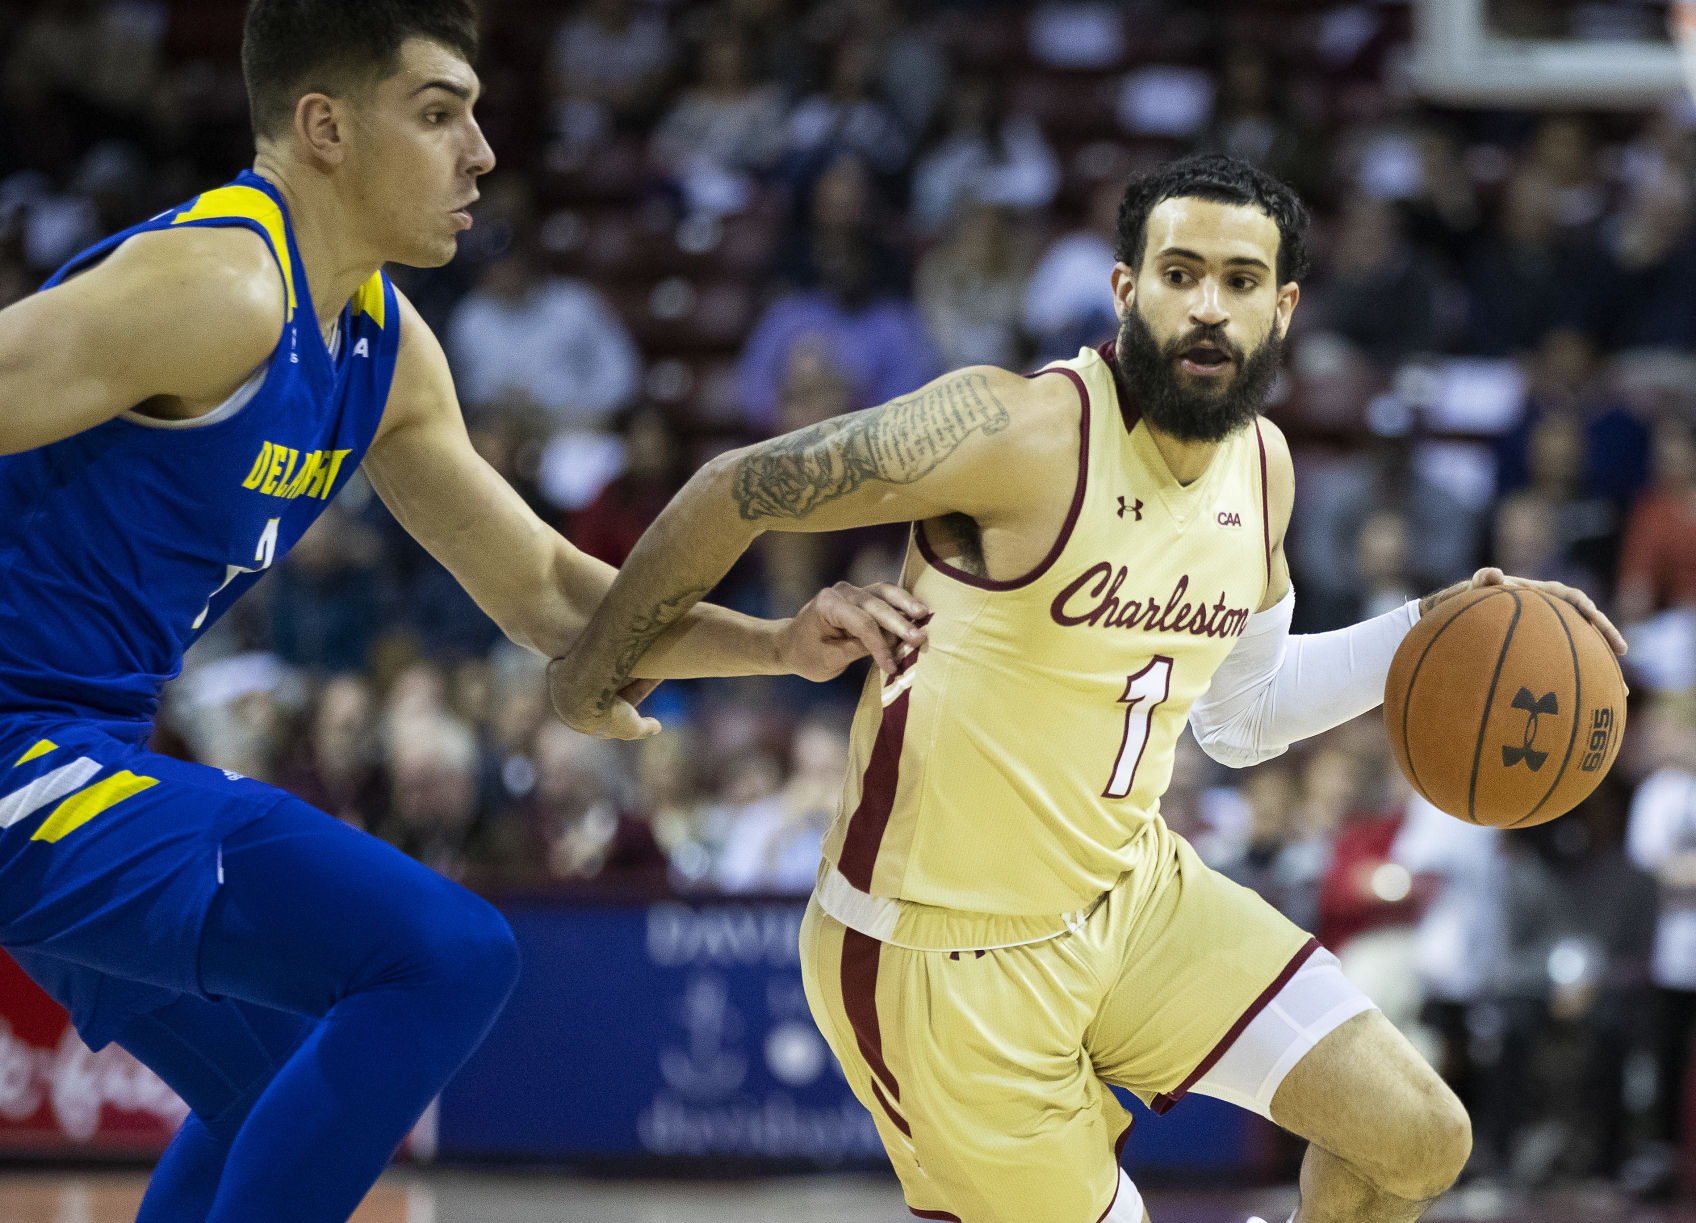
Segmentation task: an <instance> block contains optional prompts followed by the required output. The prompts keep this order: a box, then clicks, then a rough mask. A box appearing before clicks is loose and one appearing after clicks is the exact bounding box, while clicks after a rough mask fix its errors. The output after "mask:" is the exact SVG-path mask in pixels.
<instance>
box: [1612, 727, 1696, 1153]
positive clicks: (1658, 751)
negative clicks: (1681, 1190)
mask: <svg viewBox="0 0 1696 1223" xmlns="http://www.w3.org/2000/svg"><path fill="white" fill-rule="evenodd" d="M1645 729H1646V731H1647V735H1646V738H1647V741H1648V742H1649V743H1650V744H1651V746H1650V748H1649V751H1648V753H1647V754H1648V758H1649V762H1650V765H1651V767H1652V768H1653V770H1654V771H1653V772H1652V773H1651V774H1650V775H1649V777H1648V779H1647V780H1645V781H1644V782H1643V783H1642V784H1641V785H1640V786H1639V787H1638V788H1637V792H1636V794H1635V795H1633V796H1632V800H1631V819H1630V823H1629V825H1628V826H1627V832H1626V847H1627V849H1628V850H1629V851H1630V854H1631V860H1632V861H1633V862H1634V863H1636V864H1637V866H1638V868H1639V869H1641V870H1644V871H1647V872H1648V873H1649V874H1651V875H1653V876H1654V877H1655V881H1656V882H1657V883H1658V884H1659V885H1660V890H1661V904H1660V916H1659V918H1658V920H1657V922H1656V926H1655V951H1654V962H1653V968H1652V975H1653V979H1654V983H1655V992H1656V994H1657V995H1658V1001H1659V1004H1660V1005H1659V1014H1658V1020H1659V1022H1658V1024H1657V1039H1656V1042H1655V1043H1656V1061H1657V1065H1658V1069H1659V1082H1658V1087H1657V1090H1656V1092H1655V1137H1656V1139H1658V1140H1659V1141H1661V1142H1662V1143H1664V1144H1666V1145H1667V1146H1668V1147H1670V1148H1673V1149H1682V1147H1683V1145H1684V1142H1685V1137H1686V1134H1687V1133H1688V1119H1687V1118H1686V1117H1685V1100H1686V1098H1687V1097H1688V1095H1689V1088H1688V1087H1687V1086H1686V1080H1687V1079H1688V1077H1689V1073H1690V1061H1691V1058H1690V1052H1691V1047H1690V1042H1691V1039H1692V1038H1693V1037H1696V694H1686V695H1683V696H1681V697H1677V698H1671V699H1667V700H1665V701H1663V703H1662V704H1660V705H1659V706H1657V707H1656V708H1655V709H1654V710H1653V711H1651V713H1650V716H1649V724H1648V726H1647V727H1646V728H1645Z"/></svg>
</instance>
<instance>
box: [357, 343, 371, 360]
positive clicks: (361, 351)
mask: <svg viewBox="0 0 1696 1223" xmlns="http://www.w3.org/2000/svg"><path fill="white" fill-rule="evenodd" d="M353 355H354V356H356V357H369V356H370V355H371V342H370V341H369V340H366V339H361V340H360V341H359V343H357V344H355V345H354V346H353Z"/></svg>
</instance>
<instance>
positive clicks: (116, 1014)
mask: <svg viewBox="0 0 1696 1223" xmlns="http://www.w3.org/2000/svg"><path fill="white" fill-rule="evenodd" d="M287 798H288V795H287V793H285V792H284V791H282V790H279V789H276V788H275V787H273V786H269V785H265V784H264V783H262V782H257V781H253V780H251V779H250V778H246V777H242V776H240V775H239V774H236V773H230V772H226V771H224V770H222V769H214V768H208V767H206V766H204V765H198V764H189V763H187V762H184V761H181V760H175V759H173V758H171V757H169V756H161V755H159V754H158V753H155V752H150V751H148V750H147V749H146V748H144V747H140V746H138V745H136V744H134V743H131V742H126V741H125V740H123V739H120V738H117V737H115V736H114V735H112V734H111V733H110V732H108V731H106V730H103V729H101V728H99V727H97V726H94V725H91V724H90V723H87V722H69V721H64V720H58V719H53V718H48V717H29V716H22V717H20V716H17V715H10V716H5V717H0V947H4V948H5V949H6V950H7V951H8V952H10V953H11V954H12V955H13V957H14V958H15V959H16V960H17V961H18V963H19V965H20V966H22V967H23V969H24V970H25V971H26V972H28V973H29V974H30V976H32V977H33V978H34V979H35V980H36V981H37V983H39V984H40V985H41V986H42V987H43V988H44V989H46V990H47V992H48V993H49V994H51V995H52V996H53V997H54V998H55V999H56V1000H57V1001H58V1002H59V1003H60V1004H61V1005H63V1006H64V1007H65V1008H66V1009H67V1010H68V1011H70V1013H71V1020H72V1022H73V1023H74V1024H75V1025H76V1027H77V1031H78V1033H79V1034H80V1035H81V1036H82V1038H83V1040H84V1041H85V1042H87V1044H88V1045H89V1046H90V1047H92V1048H96V1049H98V1048H100V1047H101V1046H103V1045H105V1044H107V1043H108V1042H110V1041H111V1040H112V1039H113V1037H114V1036H115V1035H116V1034H117V1033H118V1032H119V1031H121V1030H122V1029H123V1028H124V1026H125V1025H126V1024H127V1023H128V1022H129V1021H130V1020H131V1019H132V1018H134V1017H135V1016H137V1015H141V1014H145V1013H147V1012H150V1011H153V1010H156V1009H158V1008H159V1007H162V1006H165V1005H167V1004H169V1003H170V1002H171V1001H173V1000H174V999H175V998H176V997H177V996H178V995H181V994H192V995H197V996H200V997H206V996H207V995H206V993H205V991H204V990H203V988H202V986H201V983H200V980H199V972H198V969H197V961H198V958H199V947H200V935H201V929H202V926H203V924H204V922H205V919H206V913H207V908H208V906H209V905H210V904H211V903H212V899H213V897H214V896H215V895H216V893H217V889H218V884H219V882H220V863H219V846H220V844H221V843H222V842H223V841H224V839H225V838H226V837H228V836H229V835H230V834H231V833H233V832H235V831H236V830H237V829H239V828H242V827H244V826H246V825H248V824H250V823H252V822H253V821H254V820H257V819H259V818H260V817H261V816H263V815H265V814H266V813H267V812H269V811H270V810H271V809H272V808H273V807H275V806H276V805H277V804H278V803H280V802H282V801H284V800H286V799H287Z"/></svg>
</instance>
